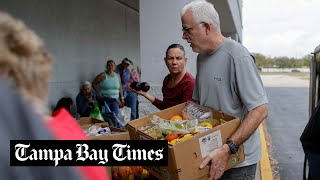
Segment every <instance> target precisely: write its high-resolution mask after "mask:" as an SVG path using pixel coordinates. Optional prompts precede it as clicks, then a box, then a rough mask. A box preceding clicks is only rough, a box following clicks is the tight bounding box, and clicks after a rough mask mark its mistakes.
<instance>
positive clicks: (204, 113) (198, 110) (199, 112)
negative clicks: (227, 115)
mask: <svg viewBox="0 0 320 180" xmlns="http://www.w3.org/2000/svg"><path fill="white" fill-rule="evenodd" d="M182 116H183V119H189V120H190V119H199V120H201V119H209V118H212V117H213V113H212V111H211V110H210V109H209V108H207V107H204V106H201V105H199V104H196V103H194V102H191V101H188V103H187V106H186V107H185V108H184V109H183V111H182Z"/></svg>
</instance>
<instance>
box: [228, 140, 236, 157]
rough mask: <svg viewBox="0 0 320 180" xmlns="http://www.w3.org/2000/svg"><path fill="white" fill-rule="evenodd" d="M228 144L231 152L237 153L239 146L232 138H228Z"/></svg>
mask: <svg viewBox="0 0 320 180" xmlns="http://www.w3.org/2000/svg"><path fill="white" fill-rule="evenodd" d="M226 144H227V145H228V146H229V148H230V152H231V154H235V153H237V152H238V150H239V146H238V145H236V144H235V143H234V142H232V141H231V140H230V139H227V142H226Z"/></svg>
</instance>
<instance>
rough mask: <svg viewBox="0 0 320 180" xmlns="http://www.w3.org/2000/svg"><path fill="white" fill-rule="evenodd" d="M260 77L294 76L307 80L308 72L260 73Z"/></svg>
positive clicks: (308, 77)
mask: <svg viewBox="0 0 320 180" xmlns="http://www.w3.org/2000/svg"><path fill="white" fill-rule="evenodd" d="M260 75H286V76H295V77H297V78H300V79H304V80H309V79H310V73H309V72H260Z"/></svg>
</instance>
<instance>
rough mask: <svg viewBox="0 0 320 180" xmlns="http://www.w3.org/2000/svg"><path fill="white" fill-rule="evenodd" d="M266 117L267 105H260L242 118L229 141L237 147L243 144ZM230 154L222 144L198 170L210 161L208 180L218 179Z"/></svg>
mask: <svg viewBox="0 0 320 180" xmlns="http://www.w3.org/2000/svg"><path fill="white" fill-rule="evenodd" d="M267 115H268V105H267V104H263V105H260V106H258V107H256V108H255V109H253V110H251V111H250V112H249V113H248V114H247V116H246V117H245V118H244V121H243V123H241V125H240V126H239V128H238V129H237V130H236V131H235V132H234V133H233V134H232V136H231V137H230V140H232V141H233V142H234V143H235V144H237V145H240V144H242V143H244V142H245V141H246V140H247V139H248V138H249V137H250V136H251V135H252V134H253V132H254V131H255V130H256V129H257V128H258V126H259V125H260V123H261V122H262V121H263V120H264V119H265V118H266V117H267ZM230 154H231V152H230V148H229V146H228V145H226V144H224V145H223V146H222V147H220V148H218V149H216V150H214V151H212V152H211V153H210V154H209V155H208V156H207V157H206V159H205V160H204V161H203V162H202V163H201V165H200V168H204V167H205V166H206V165H207V164H208V163H209V162H210V161H211V162H212V164H211V167H210V178H213V179H218V178H220V177H221V176H222V175H223V173H224V169H225V167H226V165H227V162H228V159H229V156H230ZM213 162H214V163H213ZM210 178H209V179H210Z"/></svg>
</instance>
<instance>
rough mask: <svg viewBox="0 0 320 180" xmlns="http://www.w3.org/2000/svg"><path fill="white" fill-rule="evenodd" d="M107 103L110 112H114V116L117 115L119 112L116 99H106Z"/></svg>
mask: <svg viewBox="0 0 320 180" xmlns="http://www.w3.org/2000/svg"><path fill="white" fill-rule="evenodd" d="M106 103H107V105H108V106H109V108H110V110H111V112H114V113H115V115H116V116H118V113H119V104H118V103H117V101H115V100H114V101H106Z"/></svg>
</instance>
